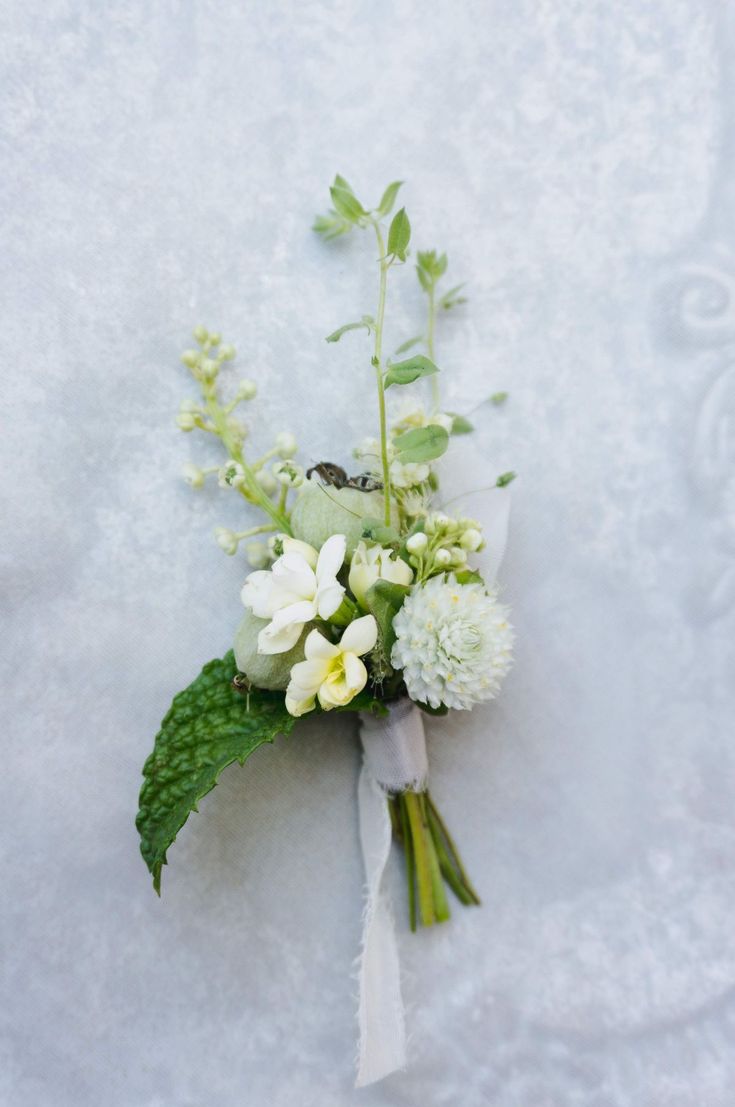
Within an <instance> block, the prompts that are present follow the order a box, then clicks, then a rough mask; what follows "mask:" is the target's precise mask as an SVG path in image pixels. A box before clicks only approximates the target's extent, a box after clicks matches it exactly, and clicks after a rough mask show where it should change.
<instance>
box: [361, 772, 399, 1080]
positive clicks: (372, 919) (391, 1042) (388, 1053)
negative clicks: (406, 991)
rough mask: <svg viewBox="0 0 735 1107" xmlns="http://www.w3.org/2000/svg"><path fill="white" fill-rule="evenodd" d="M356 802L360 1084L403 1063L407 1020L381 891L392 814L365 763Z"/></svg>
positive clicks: (387, 910) (395, 950) (392, 932)
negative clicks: (361, 868)
mask: <svg viewBox="0 0 735 1107" xmlns="http://www.w3.org/2000/svg"><path fill="white" fill-rule="evenodd" d="M358 805H359V815H360V843H361V845H362V855H363V859H364V862H365V874H366V881H367V902H366V904H365V912H364V915H363V933H362V953H361V957H360V965H359V971H358V981H359V1008H358V1019H359V1027H360V1044H359V1053H358V1066H357V1080H356V1081H355V1087H357V1088H361V1087H364V1086H365V1085H366V1084H373V1083H374V1082H375V1081H376V1080H382V1079H383V1077H384V1076H388V1075H389V1074H390V1073H391V1072H395V1071H396V1069H401V1068H403V1067H404V1066H405V1064H406V1024H405V1019H404V1014H403V999H402V996H401V981H400V966H399V961H398V944H397V941H396V933H395V927H394V925H393V916H392V913H391V910H390V906H389V904H388V900H387V897H386V895H385V893H384V892H383V891H381V883H382V879H383V873H384V872H385V867H386V864H387V862H388V856H389V854H390V848H391V840H392V828H391V821H390V813H389V811H388V801H387V796H386V793H385V791H384V790H383V789H382V788H381V787H380V785H379V784H378V782H377V781H376V779H375V777H374V776H373V775H372V773H371V772H370V770H369V769H368V768H367V767H366V766H365V765H363V767H362V770H361V773H360V781H359V784H358Z"/></svg>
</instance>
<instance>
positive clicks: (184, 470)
mask: <svg viewBox="0 0 735 1107" xmlns="http://www.w3.org/2000/svg"><path fill="white" fill-rule="evenodd" d="M181 475H182V477H183V478H184V480H185V481H186V483H187V484H189V485H191V487H192V488H202V486H203V485H204V470H203V469H200V468H199V466H198V465H192V464H190V463H189V462H187V464H186V465H182V466H181Z"/></svg>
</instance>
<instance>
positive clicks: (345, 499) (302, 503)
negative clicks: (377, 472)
mask: <svg viewBox="0 0 735 1107" xmlns="http://www.w3.org/2000/svg"><path fill="white" fill-rule="evenodd" d="M365 518H373V519H382V518H383V493H382V492H361V491H360V490H359V489H358V488H333V487H332V486H331V485H328V486H323V485H321V484H319V483H318V482H317V481H313V480H310V481H307V482H306V483H305V484H304V488H303V491H302V492H301V494H300V495H299V498H298V499H297V501H296V503H295V504H294V507H293V511H292V513H291V529H292V530H293V533H294V538H300V539H301V540H302V542H308V543H309V545H311V546H314V547H315V548H316V549H317V550H319V549H321V547H322V546H323V545H324V543H325V542H326V540H327V539H328V538H329V537H330V536H331V535H333V534H344V536H345V538H346V539H347V556H348V557H351V556H352V554H353V553H354V552H355V547H356V546H357V543H358V542H359V541H360V539H361V538H362V520H363V519H365ZM391 525H392V526H394V527H396V528H397V527H398V526H399V518H398V508H397V507H396V505H395V504H391Z"/></svg>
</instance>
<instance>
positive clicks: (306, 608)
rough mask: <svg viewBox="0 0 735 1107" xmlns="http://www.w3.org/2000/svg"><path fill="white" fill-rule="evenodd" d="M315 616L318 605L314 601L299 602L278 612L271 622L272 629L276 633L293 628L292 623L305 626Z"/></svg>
mask: <svg viewBox="0 0 735 1107" xmlns="http://www.w3.org/2000/svg"><path fill="white" fill-rule="evenodd" d="M315 615H316V604H315V603H314V602H313V600H299V602H298V603H292V604H289V606H288V607H282V608H281V610H280V611H277V612H276V613H275V615H274V616H273V619H272V621H271V627H272V628H273V630H274V631H277V630H282V629H283V628H284V627H288V626H291V624H292V623H298V624H299V625H300V626H303V625H304V623H308V622H309V620H310V619H313V618H314V616H315Z"/></svg>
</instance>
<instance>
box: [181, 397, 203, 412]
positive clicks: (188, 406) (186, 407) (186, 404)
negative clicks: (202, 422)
mask: <svg viewBox="0 0 735 1107" xmlns="http://www.w3.org/2000/svg"><path fill="white" fill-rule="evenodd" d="M201 410H202V409H201V406H200V405H199V404H198V403H197V402H196V400H182V401H181V403H180V404H179V411H183V412H186V411H188V412H189V413H190V414H192V415H198V414H199V412H200V411H201Z"/></svg>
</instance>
